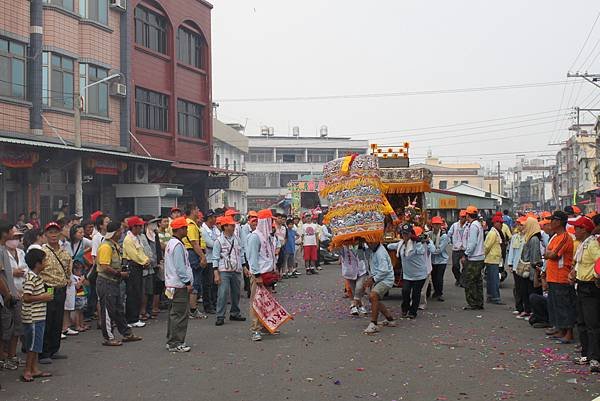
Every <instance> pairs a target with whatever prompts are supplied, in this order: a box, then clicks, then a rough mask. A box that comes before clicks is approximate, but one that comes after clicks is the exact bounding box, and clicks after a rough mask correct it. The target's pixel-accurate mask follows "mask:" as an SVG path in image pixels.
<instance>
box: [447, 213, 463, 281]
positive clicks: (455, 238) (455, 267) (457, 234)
mask: <svg viewBox="0 0 600 401" xmlns="http://www.w3.org/2000/svg"><path fill="white" fill-rule="evenodd" d="M466 228H467V211H466V210H461V211H460V212H459V214H458V221H457V222H455V223H454V224H452V225H451V226H450V229H449V230H448V239H449V240H450V243H451V244H452V274H453V275H454V285H455V286H457V287H459V286H461V285H462V284H461V283H462V281H461V270H462V269H461V262H460V260H461V259H462V257H463V256H464V255H465V245H466V244H465V232H466Z"/></svg>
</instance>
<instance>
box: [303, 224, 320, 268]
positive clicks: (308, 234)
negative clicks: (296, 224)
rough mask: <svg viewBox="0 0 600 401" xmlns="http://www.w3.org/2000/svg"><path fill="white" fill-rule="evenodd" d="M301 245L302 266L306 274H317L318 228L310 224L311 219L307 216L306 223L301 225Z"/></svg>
mask: <svg viewBox="0 0 600 401" xmlns="http://www.w3.org/2000/svg"><path fill="white" fill-rule="evenodd" d="M301 236H302V245H303V250H304V265H305V267H306V274H318V272H317V270H316V266H317V258H318V257H319V250H318V249H317V248H318V246H317V245H318V243H319V226H318V224H314V223H313V222H312V217H310V216H308V217H307V219H306V223H305V224H303V225H302V231H301Z"/></svg>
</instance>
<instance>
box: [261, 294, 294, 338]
mask: <svg viewBox="0 0 600 401" xmlns="http://www.w3.org/2000/svg"><path fill="white" fill-rule="evenodd" d="M252 308H253V309H254V312H255V313H256V316H257V317H258V320H260V322H261V323H262V324H263V326H265V328H266V329H267V330H269V332H270V333H274V332H275V331H277V329H278V328H279V326H281V325H282V324H284V323H285V322H287V321H288V320H291V319H293V317H292V315H290V314H289V313H287V311H286V310H285V309H284V308H283V306H281V304H280V303H279V302H277V300H276V299H275V298H274V297H273V294H271V291H269V290H268V289H267V288H266V287H264V286H262V285H259V286H257V287H256V294H255V295H254V299H253V300H252Z"/></svg>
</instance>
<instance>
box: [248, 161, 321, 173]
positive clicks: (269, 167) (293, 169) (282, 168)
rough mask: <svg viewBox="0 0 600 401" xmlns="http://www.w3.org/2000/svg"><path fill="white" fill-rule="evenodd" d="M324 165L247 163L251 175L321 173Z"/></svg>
mask: <svg viewBox="0 0 600 401" xmlns="http://www.w3.org/2000/svg"><path fill="white" fill-rule="evenodd" d="M323 164H324V163H285V162H247V163H246V169H247V171H248V172H252V173H263V172H264V173H278V172H279V173H318V174H320V173H322V172H323Z"/></svg>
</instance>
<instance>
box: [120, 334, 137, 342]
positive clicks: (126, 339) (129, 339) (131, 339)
mask: <svg viewBox="0 0 600 401" xmlns="http://www.w3.org/2000/svg"><path fill="white" fill-rule="evenodd" d="M135 341H142V337H138V336H136V335H133V334H130V335H128V336H127V337H123V342H124V343H132V342H135Z"/></svg>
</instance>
